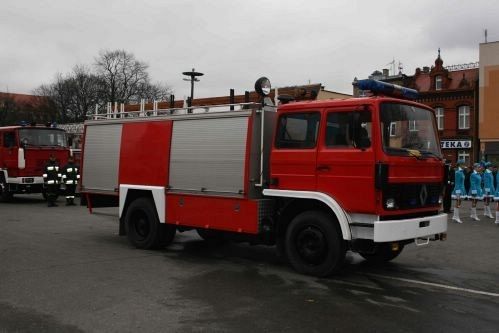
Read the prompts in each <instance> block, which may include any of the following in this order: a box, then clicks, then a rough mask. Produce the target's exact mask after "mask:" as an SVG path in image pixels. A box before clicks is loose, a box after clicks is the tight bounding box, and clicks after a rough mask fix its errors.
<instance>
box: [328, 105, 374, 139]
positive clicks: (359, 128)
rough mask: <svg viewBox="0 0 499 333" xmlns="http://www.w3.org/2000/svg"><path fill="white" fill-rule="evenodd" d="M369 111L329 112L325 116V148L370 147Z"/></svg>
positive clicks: (370, 127) (370, 123)
mask: <svg viewBox="0 0 499 333" xmlns="http://www.w3.org/2000/svg"><path fill="white" fill-rule="evenodd" d="M371 129H372V122H371V113H370V112H369V111H351V112H331V113H329V114H328V115H327V124H326V146H327V147H329V148H368V147H370V146H371V133H372V131H371Z"/></svg>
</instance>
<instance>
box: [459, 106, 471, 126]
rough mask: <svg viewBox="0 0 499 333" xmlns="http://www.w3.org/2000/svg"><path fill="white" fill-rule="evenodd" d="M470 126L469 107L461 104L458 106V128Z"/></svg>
mask: <svg viewBox="0 0 499 333" xmlns="http://www.w3.org/2000/svg"><path fill="white" fill-rule="evenodd" d="M469 128H470V107H469V105H461V106H460V107H459V129H469Z"/></svg>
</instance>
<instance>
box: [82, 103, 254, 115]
mask: <svg viewBox="0 0 499 333" xmlns="http://www.w3.org/2000/svg"><path fill="white" fill-rule="evenodd" d="M261 107H262V104H261V103H255V102H248V103H233V104H219V105H200V106H190V107H181V108H168V109H159V108H158V101H154V102H153V106H152V109H146V107H145V102H144V100H142V101H141V103H140V109H139V110H137V111H125V104H123V103H122V104H119V110H118V103H115V104H114V108H113V106H112V103H107V108H106V112H105V113H99V107H98V105H96V106H95V112H94V113H92V114H87V119H89V120H104V119H106V120H107V119H118V118H138V117H157V116H172V115H186V114H199V113H208V112H230V111H244V110H250V109H259V108H261Z"/></svg>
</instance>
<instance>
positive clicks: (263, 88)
mask: <svg viewBox="0 0 499 333" xmlns="http://www.w3.org/2000/svg"><path fill="white" fill-rule="evenodd" d="M271 89H272V87H271V85H270V80H269V79H267V78H266V77H261V78H259V79H258V80H257V81H256V82H255V91H256V92H257V93H258V95H260V96H267V95H268V94H270V90H271Z"/></svg>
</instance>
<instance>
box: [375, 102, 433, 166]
mask: <svg viewBox="0 0 499 333" xmlns="http://www.w3.org/2000/svg"><path fill="white" fill-rule="evenodd" d="M381 130H382V131H381V132H382V136H383V149H384V151H385V152H386V153H388V154H394V155H410V156H433V157H436V158H439V159H440V158H442V157H441V153H440V147H439V146H438V140H437V132H436V126H435V117H434V115H433V113H432V112H431V111H430V110H427V109H423V108H418V107H415V106H412V105H407V104H400V103H382V104H381ZM415 151H416V154H414V152H415Z"/></svg>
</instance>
